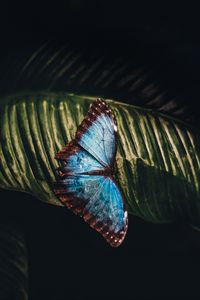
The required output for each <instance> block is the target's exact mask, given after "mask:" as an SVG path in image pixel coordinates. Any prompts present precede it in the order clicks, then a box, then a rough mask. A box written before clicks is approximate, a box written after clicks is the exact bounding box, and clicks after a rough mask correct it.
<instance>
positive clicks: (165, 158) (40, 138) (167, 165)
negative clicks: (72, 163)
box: [0, 93, 200, 226]
mask: <svg viewBox="0 0 200 300" xmlns="http://www.w3.org/2000/svg"><path fill="white" fill-rule="evenodd" d="M94 99H95V98H93V97H88V96H78V95H73V94H52V93H51V94H50V93H40V94H37V95H35V94H33V95H30V94H29V95H18V96H12V97H5V98H4V99H1V102H0V103H1V106H0V122H1V127H0V187H2V188H5V189H12V190H18V191H23V192H28V193H31V194H33V195H34V196H36V197H37V198H39V199H40V200H42V201H45V202H47V203H51V204H56V205H61V204H60V202H59V201H58V199H57V198H56V197H55V195H54V193H53V190H52V186H53V182H54V181H55V176H56V168H57V167H58V163H57V162H56V160H55V159H54V155H55V153H56V152H57V151H58V150H60V149H61V147H63V146H64V145H65V144H66V143H68V142H69V141H70V140H71V139H72V138H73V137H74V134H75V131H76V129H77V126H78V125H79V124H80V122H81V120H82V119H83V117H84V116H85V114H86V113H87V111H88V108H89V105H90V104H91V103H92V101H93V100H94ZM108 103H109V104H110V106H111V108H112V109H113V111H114V113H115V115H116V118H117V123H118V130H119V142H118V152H117V157H116V161H117V167H118V174H117V180H118V182H119V185H120V186H121V189H122V191H123V193H124V197H125V200H126V203H127V206H128V211H129V212H130V213H132V214H134V215H137V216H140V217H142V218H144V219H146V220H149V221H152V222H170V221H173V220H175V219H177V218H184V219H186V220H187V221H188V222H189V223H190V224H193V225H196V226H198V224H199V220H200V195H199V167H200V155H199V148H200V139H199V132H198V131H196V130H195V129H194V128H192V127H190V126H189V125H187V124H185V123H183V122H182V121H178V120H176V119H172V118H169V117H167V116H164V115H162V114H158V113H155V112H153V111H152V110H148V109H142V108H139V107H134V106H131V105H128V104H123V103H120V102H114V101H111V100H108Z"/></svg>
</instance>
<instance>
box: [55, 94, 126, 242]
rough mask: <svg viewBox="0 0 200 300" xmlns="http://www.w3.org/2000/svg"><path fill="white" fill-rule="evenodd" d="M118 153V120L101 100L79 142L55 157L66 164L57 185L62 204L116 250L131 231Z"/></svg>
mask: <svg viewBox="0 0 200 300" xmlns="http://www.w3.org/2000/svg"><path fill="white" fill-rule="evenodd" d="M116 151H117V124H116V120H115V118H114V116H113V114H112V111H111V110H110V108H109V107H108V105H107V103H106V102H105V101H104V100H102V99H97V100H96V101H95V102H94V103H93V104H92V105H91V107H90V109H89V111H88V113H87V116H86V117H85V119H84V120H83V121H82V123H81V124H80V125H79V127H78V129H77V132H76V137H75V139H74V140H72V141H71V142H70V143H69V144H68V145H67V146H66V147H64V148H63V149H62V150H61V151H60V152H58V153H57V154H56V156H55V158H56V159H57V160H59V161H64V162H65V164H64V165H63V166H61V167H60V168H58V174H59V178H58V180H57V183H55V186H54V192H55V194H56V195H57V196H58V198H59V199H60V201H61V202H62V203H63V204H64V205H65V206H66V207H68V208H69V209H71V210H72V211H73V212H74V213H75V214H78V215H80V216H82V217H83V219H84V220H85V221H86V222H87V223H89V225H90V226H91V227H92V228H94V229H96V230H97V231H98V232H99V233H101V234H102V235H103V237H104V238H105V239H106V240H107V242H108V243H109V244H110V245H111V246H113V247H117V246H119V245H120V244H121V243H122V241H123V240H124V238H125V235H126V232H127V228H128V214H127V210H126V208H125V204H124V201H123V197H122V194H121V192H120V190H119V188H118V186H117V184H116V182H115V180H114V178H113V175H114V173H115V168H114V165H115V156H116Z"/></svg>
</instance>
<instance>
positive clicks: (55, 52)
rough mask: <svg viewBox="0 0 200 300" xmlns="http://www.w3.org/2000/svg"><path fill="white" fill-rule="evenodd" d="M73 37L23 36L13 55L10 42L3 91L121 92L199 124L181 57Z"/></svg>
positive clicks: (2, 64)
mask: <svg viewBox="0 0 200 300" xmlns="http://www.w3.org/2000/svg"><path fill="white" fill-rule="evenodd" d="M75 40H76V42H75V41H74V40H73V39H72V40H71V39H69V36H68V39H67V42H66V41H59V39H58V40H57V41H53V40H50V41H47V40H46V41H45V42H44V41H43V42H38V41H37V42H36V41H35V42H33V41H32V43H33V44H30V43H27V42H26V43H25V44H23V41H20V42H19V44H18V45H20V46H19V47H17V45H16V44H15V45H13V47H14V48H15V56H13V47H10V49H11V50H10V51H9V50H8V49H7V48H6V51H5V52H6V55H3V56H2V59H1V58H0V68H1V74H0V92H1V94H2V93H4V94H8V93H12V94H13V93H14V94H15V93H16V92H18V91H23V90H24V88H25V89H26V90H34V91H40V90H48V91H55V90H56V91H63V90H64V91H65V90H67V91H72V92H73V93H79V94H80V93H81V94H89V95H94V96H95V95H102V96H103V97H104V98H110V97H112V98H115V97H117V98H118V99H123V102H124V101H125V102H127V103H129V104H133V105H138V106H142V107H148V108H152V109H155V110H157V111H160V112H163V113H167V114H168V115H170V116H174V117H178V118H180V119H183V120H188V121H189V122H190V123H192V124H196V125H199V114H198V113H197V112H196V110H194V108H193V106H192V105H191V89H189V90H190V92H189V95H188V85H187V80H186V84H185V85H184V84H183V82H184V80H183V77H185V76H184V72H183V70H181V69H180V66H177V65H176V64H177V59H176V60H175V61H171V56H170V58H168V59H167V57H166V56H165V57H164V58H163V57H162V58H159V57H158V56H157V55H156V58H155V57H153V56H152V54H151V51H149V50H148V49H147V48H144V47H143V46H144V45H143V46H142V45H141V44H140V43H139V44H137V43H134V47H131V46H130V45H129V47H119V45H118V43H119V41H118V40H117V42H115V43H114V42H113V41H112V42H111V41H110V44H108V43H106V44H105V45H103V44H101V45H99V42H97V44H95V43H94V40H93V41H92V43H90V44H89V45H88V43H86V44H87V45H85V44H84V43H80V42H77V38H75ZM22 49H23V50H22ZM154 55H155V53H154ZM176 68H178V74H177V70H176ZM180 70H181V71H180ZM180 73H181V74H180ZM172 78H173V79H172Z"/></svg>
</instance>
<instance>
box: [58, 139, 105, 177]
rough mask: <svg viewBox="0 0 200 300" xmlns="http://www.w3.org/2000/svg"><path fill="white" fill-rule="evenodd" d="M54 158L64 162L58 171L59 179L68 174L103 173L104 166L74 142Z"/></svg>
mask: <svg viewBox="0 0 200 300" xmlns="http://www.w3.org/2000/svg"><path fill="white" fill-rule="evenodd" d="M55 158H56V159H57V160H60V161H64V164H65V165H64V166H62V167H60V168H59V169H58V170H59V172H60V175H61V177H63V176H66V175H69V174H71V175H72V174H82V173H89V172H92V171H94V170H96V171H103V170H104V166H103V165H102V164H101V163H99V162H98V161H97V160H96V159H95V157H93V156H92V155H91V154H90V153H89V152H87V151H85V150H84V149H82V148H81V147H80V146H79V145H78V144H77V143H76V142H75V141H72V142H70V143H69V144H68V145H67V146H66V147H63V148H62V149H61V151H59V152H58V153H57V154H56V155H55Z"/></svg>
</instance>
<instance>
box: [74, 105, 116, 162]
mask: <svg viewBox="0 0 200 300" xmlns="http://www.w3.org/2000/svg"><path fill="white" fill-rule="evenodd" d="M116 131H117V126H116V121H115V118H114V116H113V114H112V112H111V110H110V109H109V107H108V105H107V103H106V102H105V101H103V100H101V99H97V100H96V101H95V102H94V103H93V104H92V106H91V107H90V109H89V111H88V114H87V116H86V118H85V119H84V120H83V121H82V123H81V124H80V126H79V127H78V130H77V133H76V140H77V142H78V144H79V145H80V146H81V147H83V148H84V149H85V150H87V151H88V152H89V153H90V154H91V155H92V156H93V157H95V158H96V159H97V160H98V161H99V162H100V163H101V164H103V165H104V167H110V166H111V165H112V164H113V163H114V159H115V154H116V144H117V142H116Z"/></svg>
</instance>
